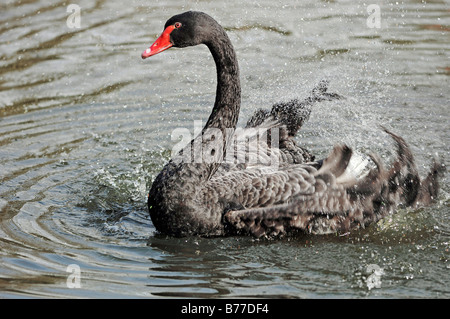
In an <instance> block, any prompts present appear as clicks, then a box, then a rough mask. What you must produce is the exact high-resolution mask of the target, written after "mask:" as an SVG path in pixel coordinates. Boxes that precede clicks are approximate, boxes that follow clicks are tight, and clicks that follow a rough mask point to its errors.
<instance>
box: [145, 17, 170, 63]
mask: <svg viewBox="0 0 450 319" xmlns="http://www.w3.org/2000/svg"><path fill="white" fill-rule="evenodd" d="M173 29H175V27H174V26H173V25H169V26H168V27H167V28H166V29H165V30H164V32H163V33H162V34H161V35H160V36H159V38H158V39H156V41H155V43H153V44H152V46H151V47H150V48H148V49H147V50H145V51H144V52H142V55H141V56H142V58H143V59H146V58H148V57H150V56H152V55H155V54H158V53H160V52H163V51H164V50H167V49H168V48H170V47H171V46H172V45H173V44H172V42H170V33H171V32H172V31H173Z"/></svg>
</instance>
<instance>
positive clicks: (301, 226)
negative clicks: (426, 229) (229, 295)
mask: <svg viewBox="0 0 450 319" xmlns="http://www.w3.org/2000/svg"><path fill="white" fill-rule="evenodd" d="M385 131H386V132H387V133H388V134H389V135H391V137H392V138H393V139H394V141H395V142H396V144H397V159H396V160H395V161H394V162H393V163H392V165H391V168H390V169H389V170H386V169H385V168H384V166H383V165H382V163H381V161H380V159H379V158H378V157H377V156H375V155H371V156H370V157H371V159H372V161H373V163H374V164H375V165H376V167H374V168H372V169H371V170H370V171H369V172H368V173H366V174H365V175H363V176H362V177H359V178H357V177H356V175H355V176H352V174H350V175H349V174H348V170H347V169H348V167H349V166H350V165H348V163H349V158H348V154H351V152H350V151H349V150H348V149H347V148H345V147H335V149H334V150H333V152H332V153H331V155H330V156H329V157H328V158H327V159H326V160H325V161H324V164H323V166H322V167H321V168H320V169H319V170H318V171H316V172H311V173H312V174H311V175H312V179H311V180H310V183H309V189H310V192H309V193H308V192H300V193H297V194H296V195H294V196H292V197H291V198H290V199H289V200H288V201H286V202H283V203H278V204H277V203H276V204H275V205H272V206H265V207H251V208H248V207H247V208H245V207H244V208H243V209H234V210H233V209H231V210H229V211H227V212H225V214H224V222H225V225H226V227H227V230H228V231H229V232H230V233H234V234H251V235H253V236H256V237H261V236H274V235H280V234H286V233H292V232H294V231H300V232H306V233H313V234H327V233H334V232H347V231H349V230H352V229H355V228H359V227H365V226H367V225H369V224H370V223H373V222H376V221H378V220H379V219H381V218H383V217H384V216H386V215H387V214H390V213H391V212H392V211H393V210H394V209H395V207H397V205H399V204H404V205H413V204H415V203H417V201H420V200H421V199H422V198H425V199H426V198H428V197H430V196H432V195H431V194H433V192H434V191H435V190H436V189H437V186H438V185H437V175H439V174H440V172H441V171H442V170H443V169H444V168H443V167H442V166H439V164H437V163H435V165H433V167H432V171H431V173H430V174H429V175H428V177H427V178H426V179H425V180H422V181H421V180H420V178H419V176H418V173H417V169H416V167H415V164H414V160H413V157H412V154H411V152H410V150H409V148H408V146H407V144H406V143H405V141H404V140H403V139H402V138H401V137H399V136H397V135H395V134H393V133H391V132H389V131H388V130H385ZM430 181H431V183H430ZM427 183H428V184H427Z"/></svg>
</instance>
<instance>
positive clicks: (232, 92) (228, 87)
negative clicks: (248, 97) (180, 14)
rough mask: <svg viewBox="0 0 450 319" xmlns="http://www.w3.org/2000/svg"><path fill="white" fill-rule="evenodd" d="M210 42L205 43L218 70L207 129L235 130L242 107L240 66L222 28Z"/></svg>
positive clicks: (219, 28)
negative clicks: (212, 106) (213, 101)
mask: <svg viewBox="0 0 450 319" xmlns="http://www.w3.org/2000/svg"><path fill="white" fill-rule="evenodd" d="M217 32H218V34H217V36H216V37H214V38H213V39H212V40H211V41H210V42H207V43H205V44H206V45H207V46H208V48H209V50H210V51H211V54H212V56H213V57H214V61H215V63H216V68H217V90H216V101H215V103H214V108H213V110H212V113H211V115H210V117H209V119H208V121H207V123H206V125H205V128H219V129H224V128H228V129H233V130H234V129H235V128H236V124H237V121H238V117H239V110H240V106H241V85H240V81H239V65H238V62H237V58H236V54H235V52H234V49H233V46H232V44H231V41H230V39H229V38H228V36H227V34H226V33H225V31H224V30H223V29H222V27H218V30H217Z"/></svg>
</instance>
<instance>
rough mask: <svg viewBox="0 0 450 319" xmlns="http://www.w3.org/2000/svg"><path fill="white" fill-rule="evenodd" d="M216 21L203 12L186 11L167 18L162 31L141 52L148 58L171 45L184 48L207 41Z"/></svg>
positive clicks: (143, 56)
mask: <svg viewBox="0 0 450 319" xmlns="http://www.w3.org/2000/svg"><path fill="white" fill-rule="evenodd" d="M217 25H218V24H217V22H216V21H215V20H214V19H213V18H211V17H210V16H209V15H207V14H205V13H203V12H196V11H188V12H185V13H181V14H178V15H175V16H173V17H172V18H170V19H169V20H167V22H166V24H165V26H164V31H163V33H162V34H161V35H160V36H159V38H158V39H156V41H155V42H154V43H153V44H152V45H151V46H150V47H149V48H148V49H147V50H145V51H144V52H143V53H142V58H143V59H145V58H148V57H150V56H152V55H155V54H158V53H160V52H162V51H164V50H167V49H169V48H171V47H178V48H184V47H188V46H194V45H198V44H201V43H205V42H207V41H208V39H209V37H211V34H212V33H213V30H214V28H215V27H216V26H217Z"/></svg>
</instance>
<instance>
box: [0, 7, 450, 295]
mask: <svg viewBox="0 0 450 319" xmlns="http://www.w3.org/2000/svg"><path fill="white" fill-rule="evenodd" d="M77 4H78V5H79V7H80V9H81V11H80V13H81V15H80V17H81V20H80V26H79V28H69V26H68V24H67V18H68V17H69V15H70V14H71V13H70V12H67V7H68V5H69V3H68V2H65V1H60V2H54V3H52V4H49V3H48V2H47V1H32V0H31V1H24V2H20V1H4V2H2V4H1V5H0V9H1V10H0V21H1V23H0V56H1V59H0V158H1V162H0V211H1V212H0V298H4V297H6V298H11V297H12V298H16V297H29V298H34V297H51V298H52V297H83V298H108V297H112V298H121V297H149V298H161V297H162V298H167V297H206V298H211V297H212V298H230V297H277V298H280V297H289V298H322V297H326V298H330V297H331V298H365V297H369V298H371V297H376V298H392V297H394V298H407V297H418V298H448V297H450V276H449V271H450V263H449V257H450V254H449V249H450V224H449V218H450V212H449V206H450V201H449V191H450V188H449V185H450V184H449V179H448V177H444V179H443V181H442V192H441V193H440V195H439V198H438V199H437V203H436V205H434V206H432V207H428V208H421V209H415V210H412V209H408V210H406V209H399V211H398V212H397V214H396V215H393V216H392V217H389V218H387V219H385V220H383V221H381V222H379V223H378V224H376V225H373V226H372V227H370V228H369V229H366V230H363V231H358V232H352V233H350V234H348V235H346V236H334V235H333V236H323V237H312V236H300V237H298V238H285V239H281V240H271V241H268V240H254V239H252V238H241V237H230V238H213V239H203V238H183V239H176V238H167V237H165V236H160V235H158V234H157V233H156V231H155V228H154V226H153V225H152V222H151V220H150V218H149V216H148V214H147V209H146V194H147V192H148V190H149V187H150V185H151V182H152V180H153V178H154V177H155V176H156V174H157V173H158V172H159V170H160V169H161V168H162V166H163V165H164V163H165V162H166V161H167V160H168V158H169V156H170V151H171V149H172V147H173V146H174V145H175V143H176V142H177V141H172V139H171V133H172V131H173V130H174V129H175V128H179V127H186V128H188V129H190V130H191V132H192V133H193V130H194V121H200V120H202V121H203V123H204V122H205V121H206V119H207V117H208V114H209V111H210V109H211V106H212V104H213V101H214V94H215V80H216V75H215V69H214V63H213V60H212V58H211V57H210V55H209V52H208V50H207V49H206V47H204V46H199V47H195V48H188V49H184V50H179V49H171V50H168V51H167V52H164V53H163V54H161V55H157V56H155V57H152V58H150V59H147V60H145V61H142V60H141V58H140V54H141V52H142V51H143V50H144V49H146V48H147V47H148V46H149V45H150V44H151V43H152V42H153V40H154V39H155V38H156V37H157V35H158V34H159V33H160V32H161V31H162V28H163V26H164V23H165V21H166V20H167V19H168V18H169V17H171V16H172V15H174V14H177V13H180V12H183V11H186V10H190V9H194V10H201V11H205V12H207V13H209V14H210V15H212V16H213V17H215V18H216V19H217V20H218V21H219V22H220V23H221V24H222V25H223V26H224V27H225V28H226V30H227V31H228V33H229V36H230V38H231V40H232V41H233V43H234V46H235V49H236V51H237V55H238V59H239V63H240V68H241V78H242V80H241V83H242V92H243V103H242V111H241V123H245V121H246V119H247V118H248V117H249V116H250V115H251V114H252V112H253V111H254V110H255V109H257V108H259V107H270V106H271V105H272V104H273V103H276V102H279V101H284V100H287V99H290V98H294V97H299V98H301V97H306V96H307V95H308V93H309V91H310V90H311V89H312V87H313V86H314V85H315V84H316V83H318V82H319V81H320V80H322V79H329V80H330V90H331V91H334V92H338V93H339V94H342V95H344V96H345V97H346V99H344V100H340V101H334V102H325V103H322V104H320V105H316V107H315V108H314V110H313V113H312V115H311V118H310V121H309V122H308V123H307V124H306V125H305V126H304V128H303V129H302V131H301V133H300V134H299V136H298V137H297V140H298V141H299V142H300V143H303V144H304V145H305V146H307V147H308V148H309V149H310V150H311V151H312V152H314V153H315V154H316V155H317V156H318V157H321V156H326V154H327V153H328V152H329V151H330V150H331V148H332V146H333V145H334V144H335V143H340V142H345V143H347V144H348V145H350V146H351V147H353V148H355V149H356V150H358V151H361V152H368V151H374V152H378V153H380V154H382V155H383V158H384V160H385V161H386V162H389V160H391V159H392V157H393V154H394V151H395V150H394V145H393V143H392V142H391V141H390V140H389V138H388V137H387V136H386V134H384V133H382V131H381V130H380V128H379V127H378V125H379V124H383V125H385V126H387V127H389V128H390V129H392V130H393V131H394V132H396V133H398V134H400V135H401V136H403V137H404V138H405V139H406V140H407V141H408V143H410V145H411V148H412V150H413V152H414V154H415V155H416V160H417V165H418V168H419V171H420V173H421V174H422V175H425V174H426V172H427V168H428V166H429V165H430V163H431V160H432V158H433V157H434V156H440V157H441V158H442V160H443V162H444V163H446V164H447V167H448V166H449V162H448V158H449V152H450V135H449V130H448V127H449V115H448V114H449V105H450V104H449V97H450V95H449V90H448V88H449V75H450V73H449V72H450V71H449V70H450V69H449V68H450V64H449V52H450V50H449V49H450V41H449V39H450V37H449V30H450V29H449V26H450V11H449V3H448V2H447V1H427V2H424V1H399V2H395V1H392V2H389V1H383V2H381V3H379V6H380V13H381V20H380V22H381V25H380V26H381V27H380V28H371V27H368V25H367V18H368V16H369V14H368V12H367V6H368V4H366V3H364V2H363V1H330V2H326V1H313V2H311V1H266V0H263V1H247V2H242V1H234V0H232V1H227V2H225V3H223V4H221V3H218V2H217V1H132V2H127V3H126V4H122V3H120V2H119V1H101V0H98V1H77ZM73 265H76V266H78V267H79V269H80V271H81V277H80V279H81V280H80V287H79V288H69V286H71V283H75V281H70V279H71V278H73V277H70V275H71V274H73V273H72V270H73V269H74V268H73ZM374 267H377V268H376V269H378V270H379V272H378V273H377V276H378V278H377V279H378V282H377V283H378V285H376V286H373V285H371V284H370V283H371V282H372V281H370V280H371V279H373V277H370V275H371V274H372V273H371V269H374ZM68 271H69V272H68ZM68 279H69V284H68Z"/></svg>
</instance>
